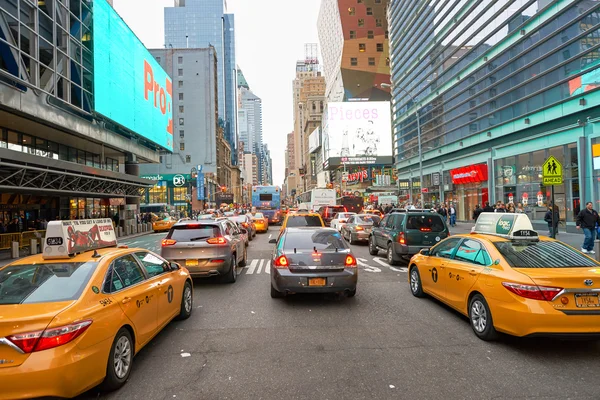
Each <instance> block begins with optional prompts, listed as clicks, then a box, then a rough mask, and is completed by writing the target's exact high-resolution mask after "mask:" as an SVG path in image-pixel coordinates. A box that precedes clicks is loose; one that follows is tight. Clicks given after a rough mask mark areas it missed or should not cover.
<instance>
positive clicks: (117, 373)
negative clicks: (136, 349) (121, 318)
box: [102, 328, 133, 392]
mask: <svg viewBox="0 0 600 400" xmlns="http://www.w3.org/2000/svg"><path fill="white" fill-rule="evenodd" d="M132 362H133V340H132V339H131V334H130V333H129V331H128V330H127V328H121V329H120V330H119V332H117V336H115V340H114V342H113V344H112V346H111V348H110V354H109V355H108V365H107V366H106V378H105V379H104V382H102V389H103V390H105V391H108V392H110V391H113V390H117V389H119V388H120V387H121V386H123V385H124V384H125V382H127V379H129V374H130V373H131V366H132Z"/></svg>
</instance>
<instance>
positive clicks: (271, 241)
mask: <svg viewBox="0 0 600 400" xmlns="http://www.w3.org/2000/svg"><path fill="white" fill-rule="evenodd" d="M269 244H277V239H271V240H269Z"/></svg>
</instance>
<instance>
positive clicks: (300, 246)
mask: <svg viewBox="0 0 600 400" xmlns="http://www.w3.org/2000/svg"><path fill="white" fill-rule="evenodd" d="M315 248H316V249H317V251H323V250H327V251H329V250H331V251H335V249H338V250H345V249H346V248H347V247H346V243H344V241H343V240H342V236H341V235H340V234H339V233H338V232H335V231H331V230H323V231H321V230H317V231H313V230H309V231H305V232H288V233H287V234H286V235H285V242H284V244H283V249H284V251H290V252H293V251H294V249H296V250H297V251H300V250H314V249H315Z"/></svg>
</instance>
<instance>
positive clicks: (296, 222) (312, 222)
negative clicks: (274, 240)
mask: <svg viewBox="0 0 600 400" xmlns="http://www.w3.org/2000/svg"><path fill="white" fill-rule="evenodd" d="M286 226H287V227H288V228H293V227H303V226H323V223H322V222H321V218H319V217H318V216H316V215H297V216H296V215H294V216H291V217H288V220H287V225H286Z"/></svg>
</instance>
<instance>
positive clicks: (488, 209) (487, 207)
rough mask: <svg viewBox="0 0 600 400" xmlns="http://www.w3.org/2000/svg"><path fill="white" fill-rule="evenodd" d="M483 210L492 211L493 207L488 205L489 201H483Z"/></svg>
mask: <svg viewBox="0 0 600 400" xmlns="http://www.w3.org/2000/svg"><path fill="white" fill-rule="evenodd" d="M483 212H494V207H492V206H490V202H489V201H486V202H485V207H483Z"/></svg>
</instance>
